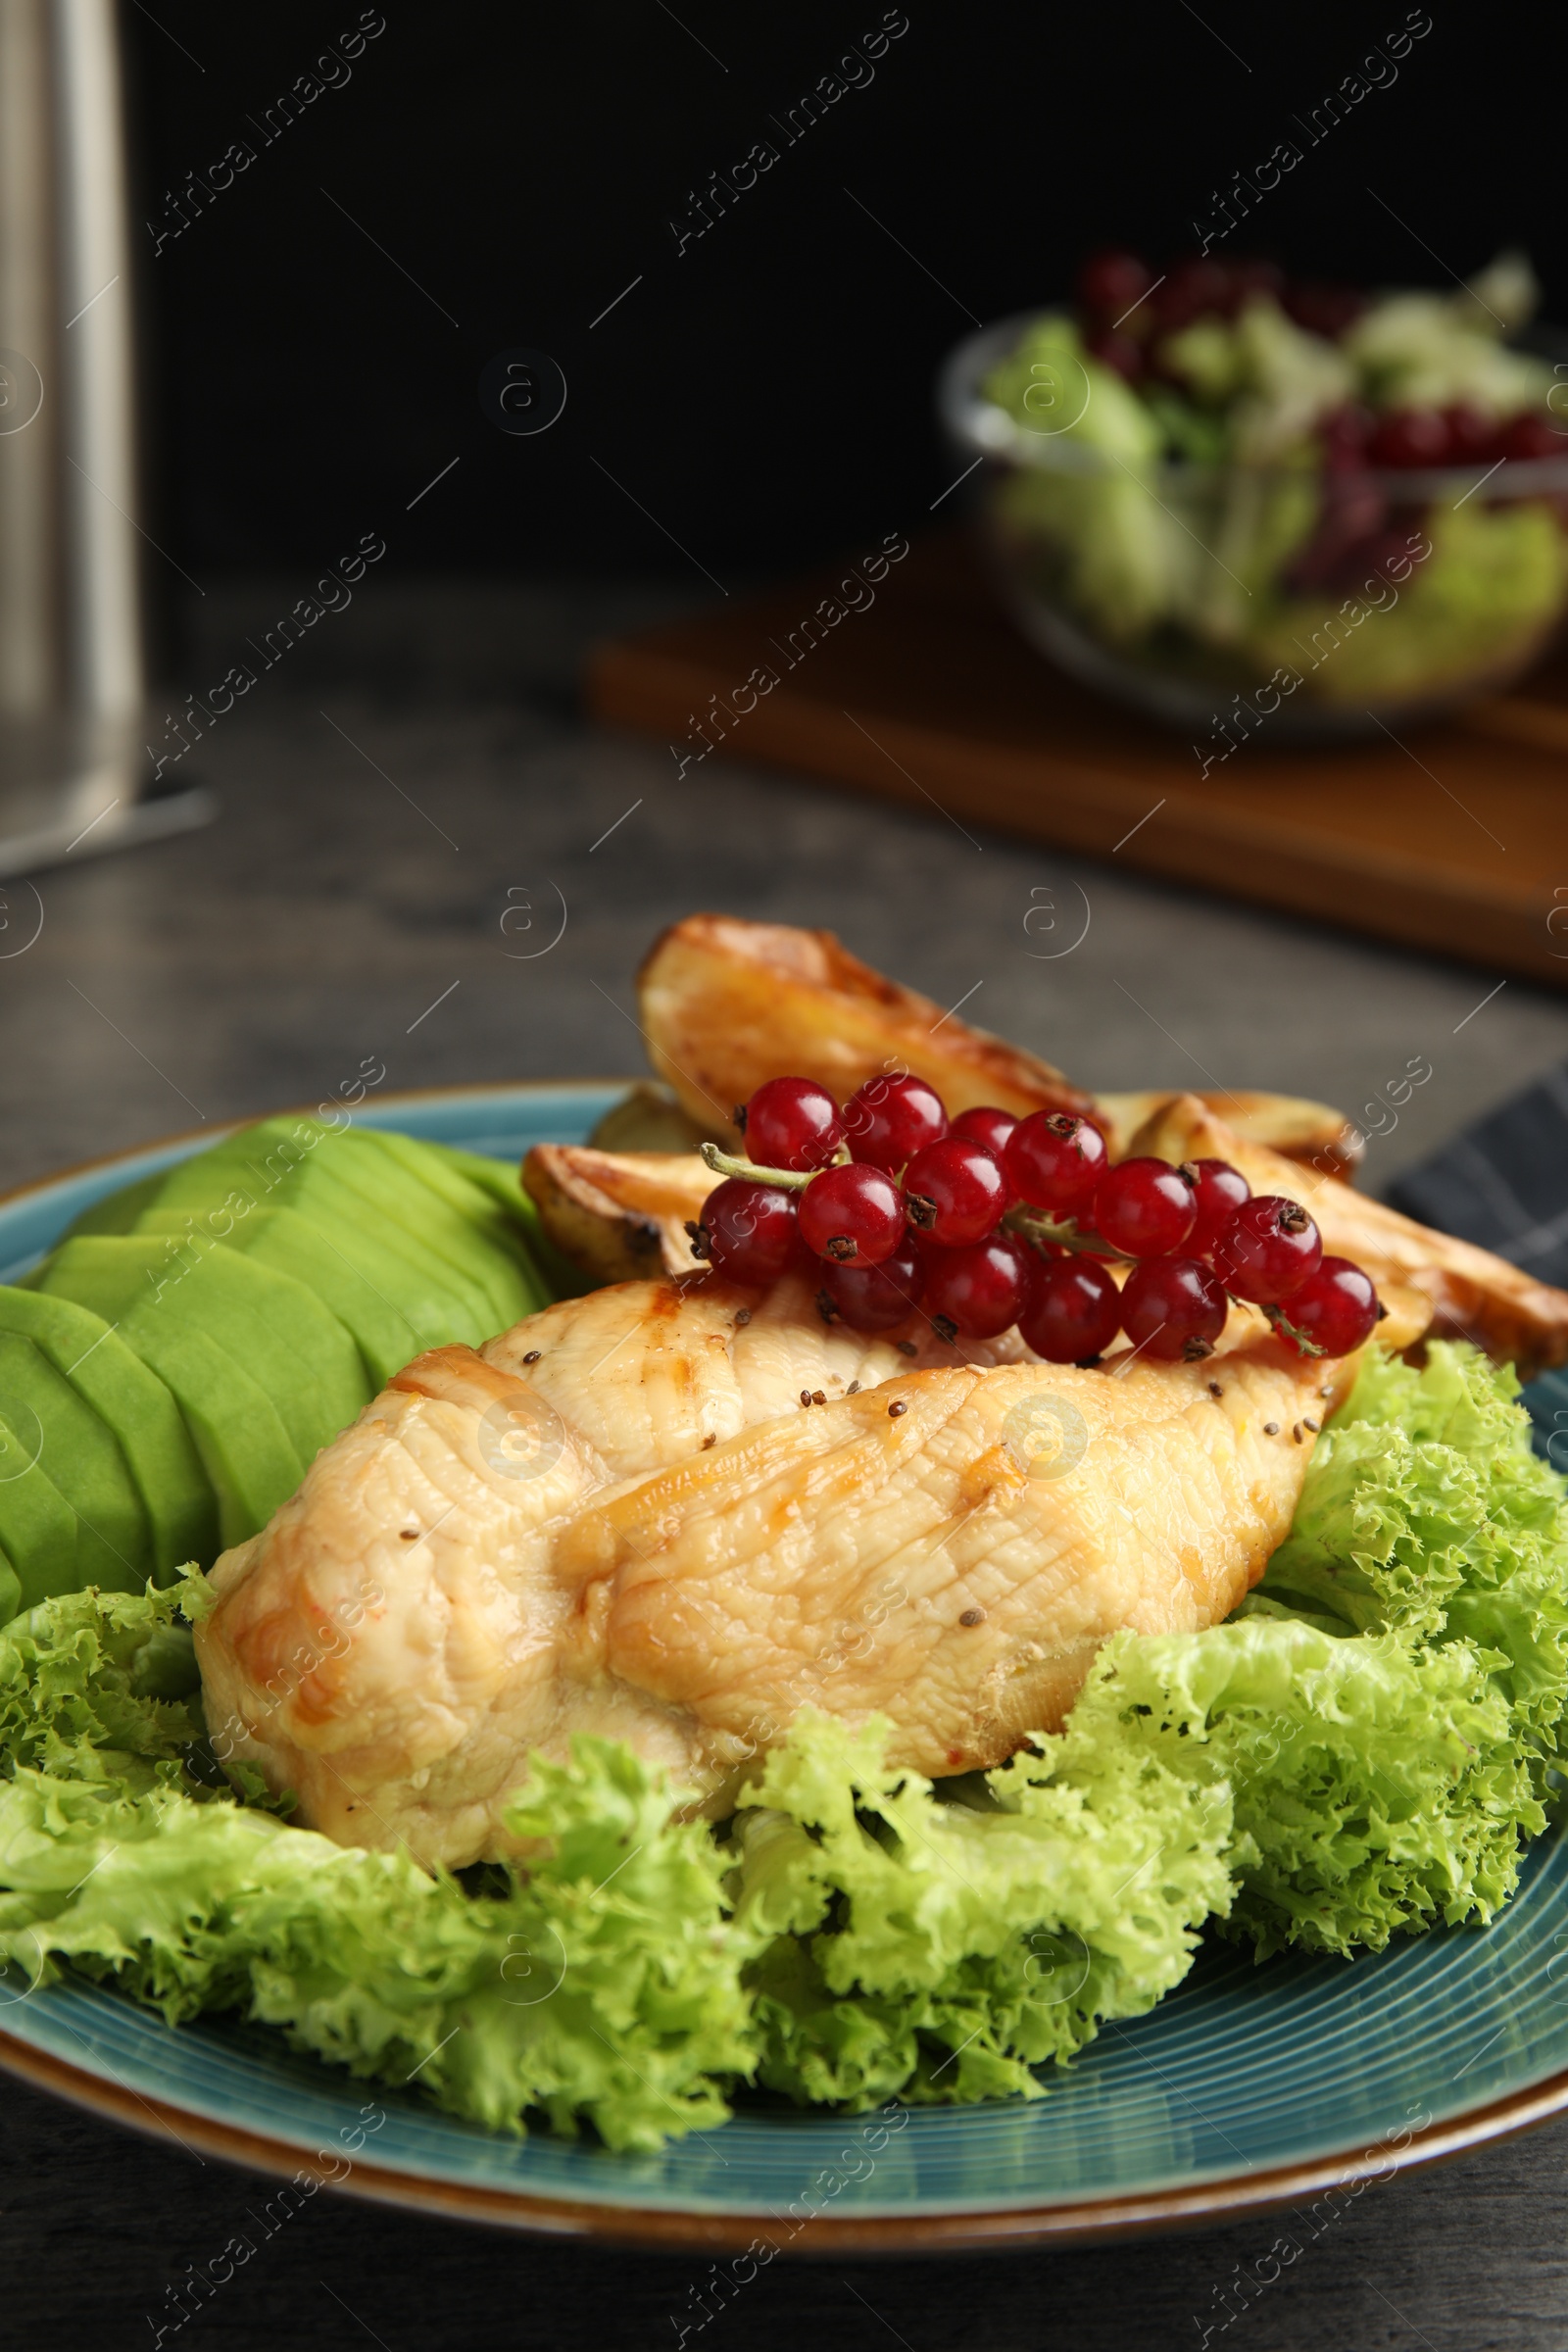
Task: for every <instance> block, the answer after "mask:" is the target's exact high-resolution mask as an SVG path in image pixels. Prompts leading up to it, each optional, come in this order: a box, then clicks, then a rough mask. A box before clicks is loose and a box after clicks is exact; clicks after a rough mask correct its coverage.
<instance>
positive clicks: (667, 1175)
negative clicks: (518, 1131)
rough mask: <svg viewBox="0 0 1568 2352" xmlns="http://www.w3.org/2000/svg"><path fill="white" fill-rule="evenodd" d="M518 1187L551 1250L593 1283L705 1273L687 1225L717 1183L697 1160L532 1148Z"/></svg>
mask: <svg viewBox="0 0 1568 2352" xmlns="http://www.w3.org/2000/svg"><path fill="white" fill-rule="evenodd" d="M522 1184H523V1190H524V1191H525V1192H526V1193H527V1195H528V1196H529V1198H530V1200H531V1201H533V1203H534V1206H535V1207H536V1208H537V1209H538V1211H539V1222H540V1223H541V1225H543V1227H544V1229H545V1231H546V1233H547V1234H548V1235H549V1237H550V1239H551V1240H552V1241H553V1242H554V1243H555V1245H556V1248H557V1249H558V1250H560V1251H561V1252H562V1255H563V1256H564V1257H567V1258H569V1259H570V1261H571V1263H572V1264H573V1265H574V1266H577V1267H579V1268H580V1269H581V1271H582V1272H583V1273H584V1274H586V1275H588V1276H589V1277H590V1278H591V1279H592V1280H593V1281H594V1282H641V1281H648V1280H651V1279H656V1278H658V1277H659V1276H662V1275H667V1274H695V1273H698V1272H701V1271H702V1268H701V1267H700V1265H699V1262H698V1260H697V1259H696V1258H695V1257H693V1255H692V1251H691V1242H690V1239H689V1237H688V1235H687V1232H686V1223H687V1220H688V1219H690V1220H691V1221H692V1222H693V1223H694V1224H695V1223H696V1221H697V1219H698V1218H699V1217H700V1216H701V1215H702V1211H703V1202H704V1201H706V1200H707V1198H708V1196H709V1194H710V1193H711V1191H712V1189H713V1184H714V1178H713V1174H712V1171H711V1169H710V1168H708V1167H706V1166H705V1165H704V1163H703V1161H702V1160H701V1159H699V1158H698V1156H697V1154H696V1153H695V1152H598V1151H595V1150H594V1148H593V1147H592V1146H591V1145H589V1144H536V1145H535V1146H534V1148H533V1150H532V1151H531V1152H529V1153H528V1156H527V1158H526V1159H525V1160H524V1161H523V1163H522Z"/></svg>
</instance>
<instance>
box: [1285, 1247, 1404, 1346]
mask: <svg viewBox="0 0 1568 2352" xmlns="http://www.w3.org/2000/svg"><path fill="white" fill-rule="evenodd" d="M1283 1312H1284V1314H1285V1317H1286V1320H1287V1321H1288V1322H1289V1323H1291V1324H1293V1325H1294V1326H1295V1328H1296V1330H1298V1331H1299V1333H1300V1334H1301V1336H1302V1338H1303V1339H1306V1340H1309V1341H1310V1342H1311V1343H1312V1345H1313V1346H1314V1347H1316V1348H1321V1349H1322V1350H1323V1353H1324V1354H1325V1355H1350V1354H1353V1352H1354V1350H1355V1349H1356V1348H1362V1347H1364V1346H1365V1345H1366V1343H1367V1341H1368V1340H1369V1339H1370V1338H1371V1337H1372V1334H1373V1332H1374V1331H1375V1330H1376V1329H1377V1326H1378V1320H1379V1316H1380V1314H1381V1312H1382V1310H1381V1308H1380V1307H1379V1304H1378V1295H1377V1292H1376V1291H1375V1290H1374V1289H1373V1287H1372V1277H1371V1276H1370V1275H1369V1274H1367V1273H1364V1272H1363V1271H1362V1269H1361V1267H1359V1266H1358V1265H1355V1264H1353V1263H1352V1261H1351V1260H1350V1259H1349V1258H1348V1257H1325V1258H1323V1259H1322V1260H1321V1261H1320V1263H1319V1265H1318V1269H1317V1272H1316V1273H1315V1274H1312V1275H1309V1276H1308V1277H1307V1279H1306V1281H1305V1282H1303V1283H1302V1284H1301V1287H1300V1289H1299V1290H1296V1291H1293V1292H1292V1293H1291V1299H1290V1304H1289V1305H1288V1306H1287V1307H1285V1308H1284V1310H1283ZM1280 1336H1281V1338H1282V1339H1285V1340H1286V1341H1287V1343H1289V1339H1290V1335H1289V1333H1284V1332H1282V1333H1281V1335H1280Z"/></svg>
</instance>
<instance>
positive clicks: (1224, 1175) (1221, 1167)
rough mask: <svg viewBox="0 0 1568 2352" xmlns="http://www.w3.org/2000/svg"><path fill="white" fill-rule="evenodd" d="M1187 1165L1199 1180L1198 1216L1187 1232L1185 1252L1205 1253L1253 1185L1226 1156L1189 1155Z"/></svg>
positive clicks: (1194, 1255) (1192, 1254)
mask: <svg viewBox="0 0 1568 2352" xmlns="http://www.w3.org/2000/svg"><path fill="white" fill-rule="evenodd" d="M1187 1168H1188V1172H1189V1174H1191V1175H1192V1176H1194V1177H1196V1178H1197V1181H1198V1192H1197V1195H1196V1199H1197V1202H1198V1218H1197V1222H1196V1223H1195V1224H1194V1226H1193V1230H1192V1232H1191V1233H1190V1234H1189V1235H1188V1236H1187V1255H1188V1256H1189V1257H1207V1255H1208V1253H1209V1251H1210V1250H1212V1249H1213V1247H1214V1244H1215V1243H1216V1242H1217V1241H1218V1240H1219V1237H1220V1235H1221V1234H1222V1233H1223V1232H1224V1230H1225V1228H1226V1226H1227V1225H1228V1224H1229V1223H1230V1221H1231V1219H1232V1217H1234V1216H1235V1214H1236V1211H1237V1210H1238V1209H1239V1208H1240V1207H1241V1205H1242V1202H1243V1201H1250V1199H1251V1197H1252V1188H1251V1186H1250V1184H1249V1183H1248V1181H1247V1178H1246V1177H1245V1176H1244V1175H1243V1174H1242V1171H1241V1169H1240V1168H1233V1167H1232V1166H1231V1163H1230V1161H1229V1160H1228V1159H1190V1160H1189V1161H1188V1162H1187Z"/></svg>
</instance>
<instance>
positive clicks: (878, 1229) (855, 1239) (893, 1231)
mask: <svg viewBox="0 0 1568 2352" xmlns="http://www.w3.org/2000/svg"><path fill="white" fill-rule="evenodd" d="M796 1198H797V1199H798V1201H800V1208H799V1211H798V1212H797V1213H798V1216H799V1219H800V1228H801V1239H802V1241H804V1242H805V1244H806V1246H807V1248H808V1249H809V1250H815V1251H816V1254H817V1256H818V1257H830V1258H832V1259H833V1261H834V1263H835V1264H836V1265H841V1266H878V1265H880V1264H881V1263H882V1262H883V1260H884V1259H885V1258H889V1257H891V1256H892V1255H893V1252H894V1251H895V1250H897V1249H898V1247H899V1244H900V1243H901V1242H902V1241H903V1239H904V1195H903V1194H902V1193H901V1192H900V1190H899V1188H898V1186H897V1185H896V1184H895V1183H894V1181H893V1179H892V1177H891V1176H889V1175H888V1174H887V1173H886V1171H885V1170H884V1169H882V1168H863V1167H857V1166H855V1165H854V1164H853V1163H852V1164H851V1165H850V1166H848V1167H839V1168H824V1169H823V1170H822V1173H821V1175H820V1176H813V1177H812V1178H811V1181H810V1183H809V1185H808V1186H807V1187H806V1190H805V1191H804V1192H803V1193H799V1194H797V1196H796Z"/></svg>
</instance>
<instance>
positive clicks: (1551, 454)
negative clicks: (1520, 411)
mask: <svg viewBox="0 0 1568 2352" xmlns="http://www.w3.org/2000/svg"><path fill="white" fill-rule="evenodd" d="M1565 448H1568V443H1565V442H1564V440H1563V437H1562V434H1561V432H1560V431H1559V430H1558V428H1557V427H1556V426H1555V425H1552V424H1548V422H1547V421H1546V419H1545V417H1534V416H1530V415H1528V414H1527V415H1525V416H1523V417H1509V419H1508V421H1507V423H1506V424H1505V425H1502V426H1501V427H1500V428H1499V430H1498V433H1497V439H1496V449H1497V453H1498V455H1499V456H1500V457H1504V458H1513V459H1514V460H1515V461H1517V462H1519V463H1521V464H1524V465H1527V466H1528V465H1529V464H1530V463H1531V462H1532V461H1533V460H1534V459H1536V458H1560V457H1561V456H1562V454H1563V451H1564V449H1565Z"/></svg>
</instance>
